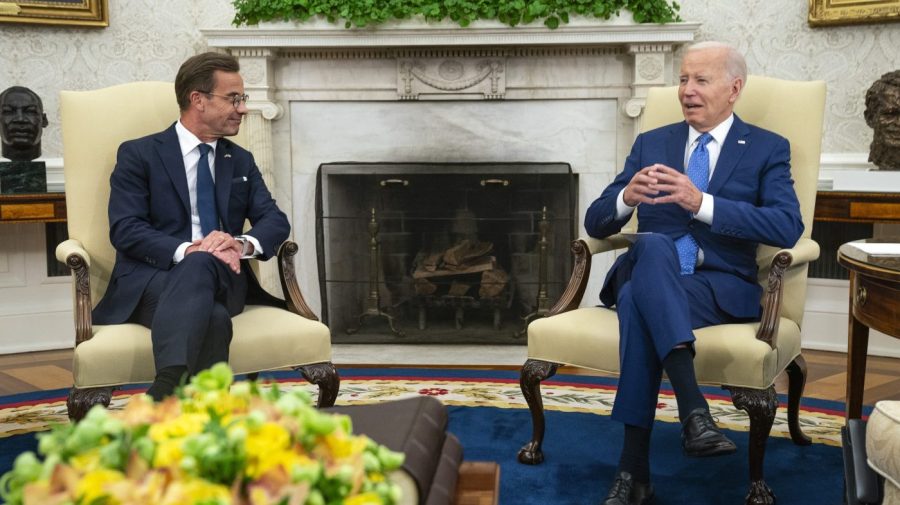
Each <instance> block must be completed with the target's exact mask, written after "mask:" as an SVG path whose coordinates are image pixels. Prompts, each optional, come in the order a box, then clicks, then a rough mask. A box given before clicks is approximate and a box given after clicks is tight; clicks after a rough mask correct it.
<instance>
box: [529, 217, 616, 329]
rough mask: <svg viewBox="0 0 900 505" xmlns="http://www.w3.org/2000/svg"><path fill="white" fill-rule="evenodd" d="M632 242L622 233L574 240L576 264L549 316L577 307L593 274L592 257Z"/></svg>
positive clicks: (573, 250) (573, 248)
mask: <svg viewBox="0 0 900 505" xmlns="http://www.w3.org/2000/svg"><path fill="white" fill-rule="evenodd" d="M629 245H630V242H629V241H628V240H626V239H625V238H624V237H623V236H622V235H618V234H616V235H611V236H609V237H607V238H604V239H598V238H592V237H582V238H579V239H577V240H575V241H574V242H572V254H574V255H575V266H574V268H572V275H571V276H570V277H569V283H568V284H567V285H566V289H565V291H563V294H562V295H561V296H560V297H559V300H557V301H556V304H555V305H553V307H550V311H549V312H548V313H547V315H548V316H553V315H556V314H561V313H563V312H567V311H570V310H572V309H577V308H578V306H579V305H580V304H581V299H582V297H584V290H585V289H586V288H587V281H588V277H590V274H591V257H592V256H593V255H595V254H599V253H602V252H607V251H613V250H616V249H622V248H625V247H628V246H629Z"/></svg>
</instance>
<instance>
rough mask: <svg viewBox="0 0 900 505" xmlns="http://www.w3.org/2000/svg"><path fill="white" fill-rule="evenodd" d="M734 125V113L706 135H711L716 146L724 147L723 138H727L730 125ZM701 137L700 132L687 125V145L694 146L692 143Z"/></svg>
mask: <svg viewBox="0 0 900 505" xmlns="http://www.w3.org/2000/svg"><path fill="white" fill-rule="evenodd" d="M733 124H734V113H731V114H729V115H728V117H727V118H725V121H722V122H721V123H719V124H718V126H716V127H715V128H713V129H712V130H710V131H709V132H708V133H709V134H710V135H712V138H713V140H715V141H716V143H717V144H719V145H720V146H721V145H724V144H725V137H727V136H728V132H729V130H731V125H733ZM700 135H702V133H701V132H698V131H697V130H696V129H695V128H694V127H693V126H691V125H688V145H689V146H692V145H694V142H696V141H697V137H699V136H700Z"/></svg>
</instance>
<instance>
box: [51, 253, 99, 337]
mask: <svg viewBox="0 0 900 505" xmlns="http://www.w3.org/2000/svg"><path fill="white" fill-rule="evenodd" d="M56 259H57V260H59V261H60V262H61V263H65V264H66V266H68V267H69V268H70V269H71V270H72V276H73V277H74V280H75V308H74V310H75V345H76V346H77V345H78V344H80V343H82V342H84V341H86V340H90V338H91V336H92V335H93V327H92V326H93V324H92V321H91V307H92V304H91V276H90V270H91V255H90V254H88V252H87V250H85V248H84V247H83V246H82V245H81V242H79V241H77V240H75V239H68V240H65V241H63V242H62V243H60V244H59V245H58V246H56Z"/></svg>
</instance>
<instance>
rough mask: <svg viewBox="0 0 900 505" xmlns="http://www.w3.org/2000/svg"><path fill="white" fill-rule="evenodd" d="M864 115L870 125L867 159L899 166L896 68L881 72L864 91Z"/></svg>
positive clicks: (892, 167) (883, 165) (882, 165)
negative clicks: (871, 133) (871, 135)
mask: <svg viewBox="0 0 900 505" xmlns="http://www.w3.org/2000/svg"><path fill="white" fill-rule="evenodd" d="M865 118H866V124H867V125H869V126H870V127H871V128H872V129H874V136H873V137H872V145H871V147H870V148H869V161H871V162H872V163H874V164H875V166H877V167H878V168H880V169H881V170H900V70H894V71H893V72H888V73H886V74H884V75H882V76H881V78H880V79H878V80H877V81H875V83H874V84H872V86H871V87H870V88H869V91H867V92H866V111H865Z"/></svg>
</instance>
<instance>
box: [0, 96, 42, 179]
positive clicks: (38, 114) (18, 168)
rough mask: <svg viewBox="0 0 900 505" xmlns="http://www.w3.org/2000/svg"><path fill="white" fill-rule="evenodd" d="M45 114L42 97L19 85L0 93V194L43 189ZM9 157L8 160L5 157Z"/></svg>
mask: <svg viewBox="0 0 900 505" xmlns="http://www.w3.org/2000/svg"><path fill="white" fill-rule="evenodd" d="M46 126H47V115H46V114H44V104H43V102H41V97H39V96H38V95H37V93H35V92H34V91H31V90H30V89H28V88H25V87H22V86H12V87H9V88H7V89H5V90H4V91H3V92H2V93H0V140H2V144H3V147H2V151H0V153H2V156H3V158H5V159H2V158H0V194H17V193H46V192H47V167H46V165H45V164H44V162H43V161H34V160H35V159H36V158H38V157H40V156H41V132H42V131H43V129H44V128H45V127H46ZM6 160H9V161H6Z"/></svg>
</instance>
